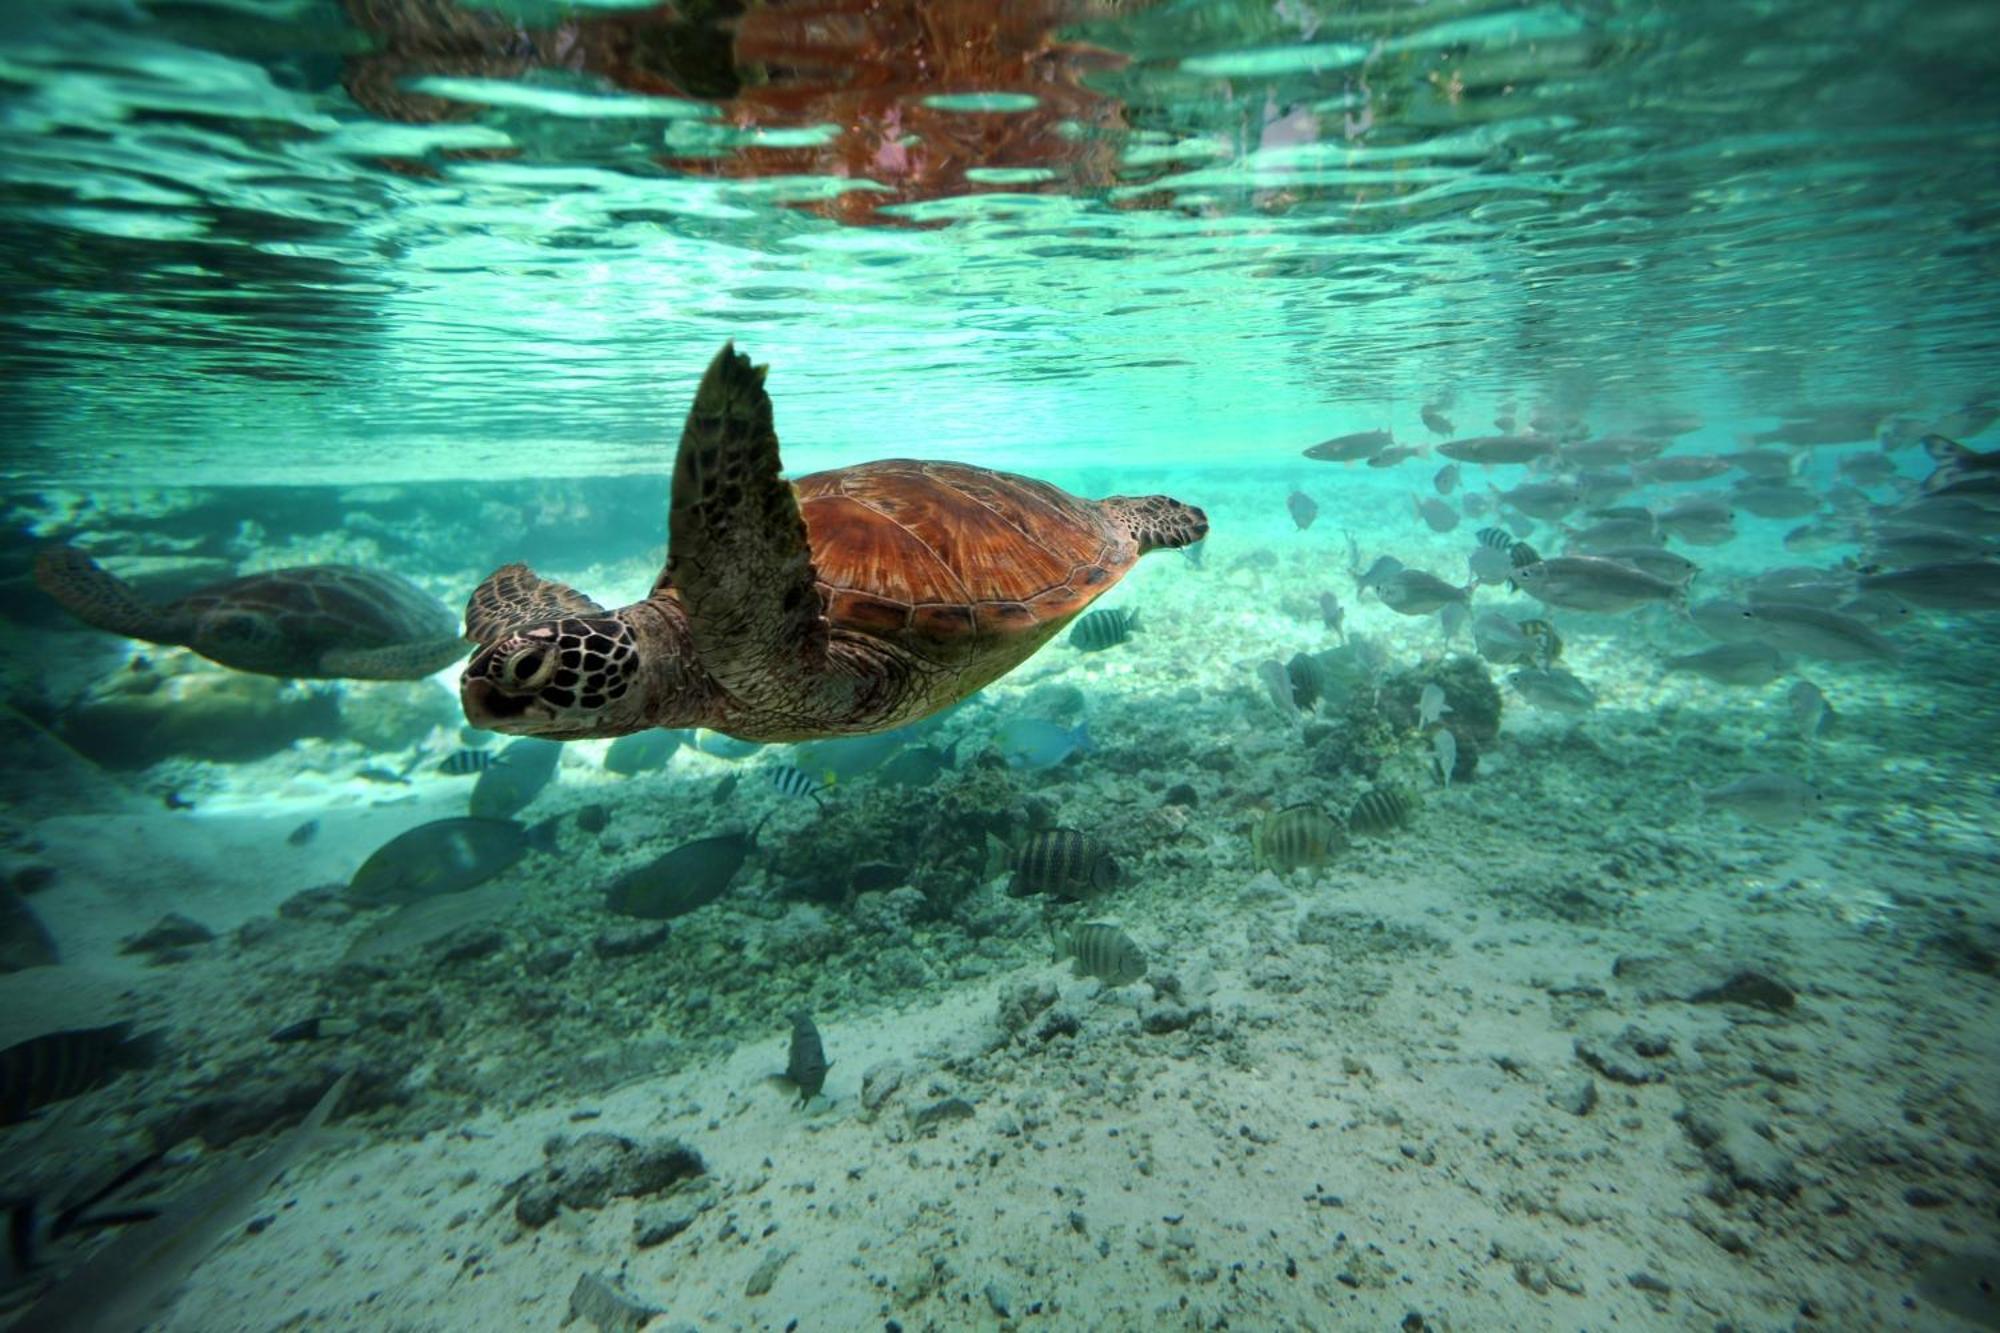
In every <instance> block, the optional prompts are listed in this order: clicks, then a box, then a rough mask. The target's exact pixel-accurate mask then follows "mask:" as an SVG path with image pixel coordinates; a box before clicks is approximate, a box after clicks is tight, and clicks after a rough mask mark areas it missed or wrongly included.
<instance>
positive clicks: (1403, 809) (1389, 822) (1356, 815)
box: [1347, 787, 1415, 835]
mask: <svg viewBox="0 0 2000 1333" xmlns="http://www.w3.org/2000/svg"><path fill="white" fill-rule="evenodd" d="M1414 812H1415V808H1414V807H1413V806H1412V805H1411V804H1410V798H1409V797H1408V796H1406V795H1404V794H1403V793H1402V792H1400V791H1397V790H1396V789H1395V788H1394V787H1377V788H1375V789H1374V790H1373V791H1366V792H1363V793H1362V794H1361V796H1360V798H1359V799H1357V800H1356V801H1355V802H1354V805H1353V807H1352V808H1351V809H1349V810H1348V812H1347V831H1348V832H1349V833H1352V834H1363V835H1382V834H1387V833H1393V832H1395V831H1396V830H1397V829H1399V828H1402V827H1403V826H1404V825H1405V824H1408V823H1409V822H1410V816H1411V815H1412V814H1413V813H1414Z"/></svg>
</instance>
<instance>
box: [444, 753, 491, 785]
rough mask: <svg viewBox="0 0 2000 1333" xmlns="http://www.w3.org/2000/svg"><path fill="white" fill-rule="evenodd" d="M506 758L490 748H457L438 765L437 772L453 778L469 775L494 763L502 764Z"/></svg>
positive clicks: (483, 770) (479, 771)
mask: <svg viewBox="0 0 2000 1333" xmlns="http://www.w3.org/2000/svg"><path fill="white" fill-rule="evenodd" d="M506 762H507V761H506V759H505V758H504V757H502V756H501V755H498V754H495V753H494V752H493V751H491V750H459V751H457V752H455V753H454V754H452V755H451V757H450V758H448V759H446V760H445V761H444V762H443V763H441V764H439V765H438V772H440V773H445V774H449V775H450V776H452V777H455V778H463V777H470V776H471V775H472V774H474V773H484V772H485V771H486V770H487V769H489V768H491V767H493V765H495V764H504V763H506Z"/></svg>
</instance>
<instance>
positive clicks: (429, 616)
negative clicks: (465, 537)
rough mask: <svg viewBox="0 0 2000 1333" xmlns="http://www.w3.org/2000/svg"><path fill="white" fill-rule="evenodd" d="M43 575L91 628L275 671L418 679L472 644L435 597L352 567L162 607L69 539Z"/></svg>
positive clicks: (229, 586) (309, 571) (240, 584)
mask: <svg viewBox="0 0 2000 1333" xmlns="http://www.w3.org/2000/svg"><path fill="white" fill-rule="evenodd" d="M35 581H36V582H37V583H39V584H40V585H41V586H42V588H43V589H44V590H45V591H46V592H47V593H48V594H49V595H50V596H52V597H54V598H55V599H56V600H57V601H59V602H61V603H62V604H63V605H64V606H65V607H67V608H68V609H69V610H70V612H71V613H72V614H74V615H75V616H76V617H77V618H78V619H79V620H82V621H84V622H85V623H86V624H89V625H94V626H96V627H97V628H99V629H104V630H109V631H111V632H112V633H114V634H123V635H125V636H127V637H128V638H135V639H144V640H145V641H147V642H148V643H160V644H172V645H176V646H180V647H185V648H190V649H192V650H194V651H195V652H197V653H199V654H201V655H202V656H203V657H206V658H207V659H209V660H210V661H211V662H216V663H219V664H221V665H223V666H226V667H233V668H234V669H236V670H238V671H251V672H256V673H258V674H260V675H266V676H291V677H297V678H301V679H333V678H352V679H361V680H415V679H419V678H421V677H423V676H428V675H429V674H431V673H432V672H433V671H440V670H443V669H444V668H445V667H448V666H450V665H451V664H452V663H453V662H455V661H457V660H458V659H459V658H460V657H461V656H463V655H464V653H465V651H466V647H467V645H466V642H465V640H464V639H462V638H460V637H459V636H458V633H457V625H456V623H455V621H454V619H453V617H452V614H451V612H450V611H449V610H448V609H446V607H445V606H444V605H443V604H442V603H441V602H439V601H438V600H437V599H436V598H435V597H432V596H431V595H430V594H429V593H427V592H425V591H424V590H423V589H421V588H419V587H417V586H416V585H415V584H413V583H410V582H408V581H407V580H405V579H401V578H398V577H397V576H396V575H394V574H386V573H382V572H380V571H378V570H372V569H360V568H356V567H354V566H350V565H303V566H300V567H297V568H294V569H273V570H267V571H265V572H264V573H261V574H249V575H246V576H244V577H243V578H240V579H231V580H230V581H228V582H226V583H217V584H213V585H211V586H209V587H206V588H202V589H200V590H199V591H197V592H194V593H191V594H189V595H188V596H186V597H183V598H181V599H180V600H179V601H176V602H170V603H168V604H166V605H165V606H159V607H155V606H150V605H148V604H147V603H145V602H144V601H142V600H141V599H140V597H139V596H138V594H137V593H136V592H135V591H134V590H133V589H132V588H131V587H130V586H129V585H128V584H126V583H125V582H124V581H123V580H121V579H119V578H117V577H116V576H115V575H113V574H111V573H110V572H109V571H107V570H105V569H104V568H103V567H102V566H100V565H99V564H98V563H97V562H96V561H94V560H92V559H91V558H90V557H89V556H87V555H84V554H83V553H82V552H81V551H77V550H74V549H72V548H69V547H61V546H59V547H52V548H50V549H48V550H45V551H43V552H41V554H40V555H38V556H37V557H36V559H35Z"/></svg>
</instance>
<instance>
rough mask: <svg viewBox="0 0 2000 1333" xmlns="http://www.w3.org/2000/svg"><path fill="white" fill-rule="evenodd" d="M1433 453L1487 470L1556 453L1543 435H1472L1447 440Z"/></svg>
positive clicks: (1551, 442)
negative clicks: (1475, 464) (1483, 467)
mask: <svg viewBox="0 0 2000 1333" xmlns="http://www.w3.org/2000/svg"><path fill="white" fill-rule="evenodd" d="M1437 451H1438V452H1439V453H1440V454H1442V455H1444V456H1445V457H1446V458H1449V459H1452V460H1454V461H1456V462H1460V463H1478V464H1480V465H1482V466H1486V467H1491V466H1495V465H1498V464H1507V463H1532V462H1534V461H1535V460H1536V459H1538V458H1546V457H1548V456H1549V455H1550V454H1552V453H1554V452H1555V451H1556V442H1555V441H1554V440H1552V439H1550V438H1548V437H1547V436H1543V435H1474V436H1471V437H1469V438H1467V439H1463V440H1447V441H1445V442H1444V443H1443V444H1440V445H1439V446H1437Z"/></svg>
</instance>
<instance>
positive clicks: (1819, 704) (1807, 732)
mask: <svg viewBox="0 0 2000 1333" xmlns="http://www.w3.org/2000/svg"><path fill="white" fill-rule="evenodd" d="M1785 703H1786V706H1787V707H1789V708H1790V709H1791V710H1792V725H1793V726H1795V727H1797V728H1798V731H1799V739H1801V740H1804V741H1807V742H1811V741H1815V740H1817V739H1819V737H1820V736H1821V735H1823V734H1824V733H1825V731H1826V729H1827V725H1828V724H1829V723H1831V722H1832V721H1833V705H1832V704H1829V703H1828V702H1827V701H1826V696H1825V695H1824V694H1822V693H1820V688H1819V686H1817V685H1815V684H1813V683H1812V682H1811V681H1809V680H1802V681H1800V682H1799V683H1798V684H1796V685H1794V686H1792V688H1791V689H1790V690H1788V691H1786V693H1785Z"/></svg>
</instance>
